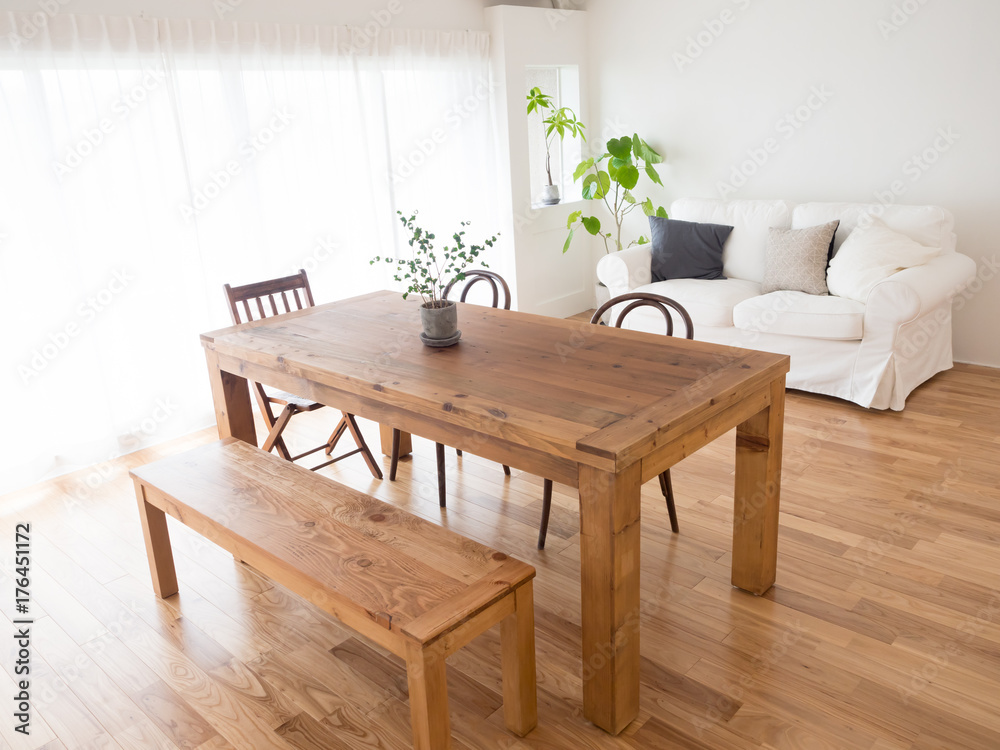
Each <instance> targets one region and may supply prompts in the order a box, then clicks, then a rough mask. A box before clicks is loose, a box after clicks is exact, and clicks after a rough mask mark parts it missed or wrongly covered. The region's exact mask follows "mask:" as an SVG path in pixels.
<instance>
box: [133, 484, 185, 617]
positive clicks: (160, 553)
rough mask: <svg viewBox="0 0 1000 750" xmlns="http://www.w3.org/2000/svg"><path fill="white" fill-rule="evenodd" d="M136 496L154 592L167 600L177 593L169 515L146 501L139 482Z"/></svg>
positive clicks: (136, 486) (136, 485)
mask: <svg viewBox="0 0 1000 750" xmlns="http://www.w3.org/2000/svg"><path fill="white" fill-rule="evenodd" d="M135 496H136V499H137V500H138V501H139V518H140V519H141V520H142V535H143V537H144V538H145V540H146V556H147V557H148V558H149V572H150V574H151V575H152V577H153V590H154V591H155V592H156V595H157V596H158V597H160V598H161V599H166V598H167V597H168V596H173V595H174V594H176V593H177V572H176V571H175V570H174V554H173V552H171V550H170V534H169V532H168V531H167V514H166V513H164V512H163V511H162V510H160V509H159V508H157V507H156V506H155V505H150V504H149V503H148V502H147V501H146V495H145V490H144V489H143V487H142V485H141V484H139V482H136V483H135Z"/></svg>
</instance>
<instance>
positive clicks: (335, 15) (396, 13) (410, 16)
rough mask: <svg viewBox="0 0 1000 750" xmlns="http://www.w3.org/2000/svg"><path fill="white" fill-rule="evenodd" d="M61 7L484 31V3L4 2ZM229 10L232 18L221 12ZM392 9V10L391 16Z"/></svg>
mask: <svg viewBox="0 0 1000 750" xmlns="http://www.w3.org/2000/svg"><path fill="white" fill-rule="evenodd" d="M42 2H47V3H50V4H51V3H58V4H59V5H60V6H61V8H62V11H63V12H66V13H80V14H84V13H98V14H105V15H122V16H129V15H137V14H139V13H145V14H146V15H147V16H149V17H161V18H162V17H177V18H214V19H218V18H219V17H220V15H221V16H223V17H224V19H225V20H227V21H228V20H234V19H236V20H241V21H261V22H282V23H315V24H321V25H338V24H347V25H352V26H364V24H365V23H368V22H370V21H371V20H372V19H373V16H372V14H373V13H375V14H379V15H381V16H382V17H384V14H385V12H386V11H389V15H390V16H391V24H392V26H393V27H394V28H400V29H471V30H476V31H481V30H482V29H483V28H484V26H483V23H484V20H483V7H484V4H483V0H0V11H7V10H20V11H33V10H38V9H39V7H40V5H41V3H42ZM225 5H228V6H230V7H232V8H233V10H232V12H228V11H225V10H223V11H219V10H218V8H220V7H222V6H225ZM390 6H391V7H392V10H391V11H390V10H389V9H390Z"/></svg>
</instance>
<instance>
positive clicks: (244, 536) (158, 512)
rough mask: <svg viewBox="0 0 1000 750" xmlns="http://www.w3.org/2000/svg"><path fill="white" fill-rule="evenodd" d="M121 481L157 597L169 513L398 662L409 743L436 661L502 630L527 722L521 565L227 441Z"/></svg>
mask: <svg viewBox="0 0 1000 750" xmlns="http://www.w3.org/2000/svg"><path fill="white" fill-rule="evenodd" d="M131 476H132V478H133V480H134V482H135V486H136V495H137V498H138V501H139V510H140V515H141V517H142V525H143V533H144V535H145V540H146V549H147V553H148V556H149V561H150V571H151V573H152V578H153V587H154V589H155V590H156V593H157V594H158V595H159V596H161V597H167V596H171V595H173V594H174V593H176V592H177V578H176V573H175V571H174V565H173V558H172V554H171V550H170V542H169V536H168V532H167V525H166V516H167V515H170V516H173V517H174V518H176V519H177V520H178V521H180V522H181V523H183V524H184V525H186V526H188V527H190V528H191V529H193V530H194V531H197V532H198V533H199V534H201V535H202V536H204V537H206V538H207V539H209V540H211V541H212V542H215V543H216V544H218V545H219V546H220V547H222V548H223V549H226V550H227V551H229V552H231V553H232V554H233V555H234V556H235V557H237V558H238V559H240V560H243V561H245V562H246V563H248V564H249V565H252V566H253V567H254V568H256V569H257V570H259V571H260V572H261V573H263V574H264V575H265V576H267V577H269V578H271V579H272V580H274V581H276V582H277V583H280V584H281V585H283V586H285V587H287V588H288V589H290V590H292V591H293V592H295V593H296V594H298V595H300V596H303V597H304V598H306V599H308V600H309V601H311V602H313V603H314V604H316V605H317V606H319V607H321V608H322V609H324V610H326V611H327V612H329V613H330V614H332V615H333V616H334V617H336V618H337V619H338V620H340V621H341V622H343V623H344V624H345V625H347V626H349V627H350V628H352V629H354V630H356V631H357V632H358V633H360V634H362V635H363V636H365V637H367V638H369V639H371V640H372V641H374V642H375V643H377V644H379V645H380V646H383V647H384V648H386V649H388V650H389V651H391V652H393V653H395V654H397V655H398V656H400V657H402V658H404V659H405V660H406V663H407V674H408V680H409V683H410V703H411V715H412V718H413V729H414V743H415V747H417V748H434V750H438V748H446V747H449V743H450V729H449V718H448V708H447V688H446V682H445V671H444V670H445V666H444V664H445V662H444V660H445V658H446V657H447V656H448V655H449V654H451V653H454V652H455V651H457V650H458V649H459V648H461V647H462V646H464V645H465V644H466V643H468V642H469V641H470V640H472V639H473V638H475V637H476V636H478V635H479V634H481V633H482V632H484V631H485V630H488V629H489V628H490V627H492V626H493V625H495V624H497V623H502V628H501V639H502V661H503V692H504V714H505V719H506V721H507V726H508V728H509V729H511V731H513V732H515V733H516V734H519V735H522V736H523V735H524V734H525V733H527V732H528V731H530V730H531V729H532V728H533V727H534V726H535V723H536V708H535V662H534V619H533V611H532V607H533V604H532V578H533V577H534V575H535V571H534V568H532V567H531V566H530V565H527V564H525V563H523V562H520V561H519V560H515V559H514V558H511V557H508V556H507V555H505V554H504V553H502V552H498V551H496V550H493V549H490V548H488V547H486V546H484V545H481V544H478V543H476V542H473V541H471V540H469V539H466V538H464V537H462V536H460V535H458V534H456V533H454V532H452V531H449V530H447V529H444V528H442V527H440V526H437V525H436V524H433V523H431V522H429V521H426V520H424V519H420V518H417V517H415V516H412V515H410V514H409V513H406V512H405V511H402V510H400V509H399V508H396V507H394V506H392V505H389V504H387V503H383V502H381V501H379V500H377V499H375V498H373V497H371V496H369V495H367V494H365V493H363V492H359V491H357V490H354V489H351V488H349V487H346V486H344V485H341V484H338V483H336V482H333V481H331V480H330V479H328V478H326V477H323V476H319V475H317V474H315V473H314V472H310V471H308V470H307V469H304V468H302V467H300V466H296V465H295V464H292V463H290V462H288V461H284V460H282V459H280V458H278V457H277V456H274V455H271V454H269V453H265V452H263V451H261V450H259V449H257V448H256V447H255V446H252V445H250V444H248V443H244V442H242V441H240V440H236V439H234V438H227V439H225V440H220V441H218V442H214V443H211V444H208V445H205V446H202V447H199V448H196V449H194V450H191V451H188V452H185V453H182V454H179V455H176V456H172V457H169V458H166V459H163V460H161V461H157V462H155V463H152V464H148V465H146V466H142V467H139V468H137V469H134V470H133V471H132V472H131Z"/></svg>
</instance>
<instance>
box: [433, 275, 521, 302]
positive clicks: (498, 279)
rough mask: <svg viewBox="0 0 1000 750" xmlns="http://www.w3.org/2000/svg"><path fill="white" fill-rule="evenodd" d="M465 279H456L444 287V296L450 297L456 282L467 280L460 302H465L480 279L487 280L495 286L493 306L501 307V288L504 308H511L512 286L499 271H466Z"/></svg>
mask: <svg viewBox="0 0 1000 750" xmlns="http://www.w3.org/2000/svg"><path fill="white" fill-rule="evenodd" d="M463 275H464V277H465V278H464V279H455V281H452V282H451V283H450V284H448V286H446V287H445V288H444V298H445V299H448V294H449V292H451V288H452V287H453V286H455V284H456V283H458V282H460V281H463V280H464V281H465V286H464V287H462V296H461V297H460V298H459V302H465V298H466V297H467V296H468V295H469V290H470V289H472V287H473V285H474V284H476V282H479V281H485V282H487V283H488V284H489V285H490V286H491V287H493V305H492V306H493V307H500V290H501V289H502V290H503V309H504V310H509V309H510V287H509V286H507V282H506V281H504V280H503V277H502V276H501V275H500V274H498V273H493V271H482V270H475V271H466V272H465V274H463Z"/></svg>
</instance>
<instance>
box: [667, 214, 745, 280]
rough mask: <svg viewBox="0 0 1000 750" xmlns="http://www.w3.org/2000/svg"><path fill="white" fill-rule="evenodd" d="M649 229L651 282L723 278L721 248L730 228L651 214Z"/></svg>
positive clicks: (731, 229)
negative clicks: (651, 245)
mask: <svg viewBox="0 0 1000 750" xmlns="http://www.w3.org/2000/svg"><path fill="white" fill-rule="evenodd" d="M649 231H650V235H651V242H652V244H653V247H652V261H651V265H650V271H651V273H652V277H653V281H668V280H670V279H724V278H726V277H725V276H723V275H722V249H723V246H724V245H725V244H726V240H727V239H728V238H729V235H730V233H731V232H732V231H733V228H732V227H730V226H726V225H724V224H699V223H697V222H693V221H678V220H676V219H663V218H661V217H659V216H650V217H649Z"/></svg>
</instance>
